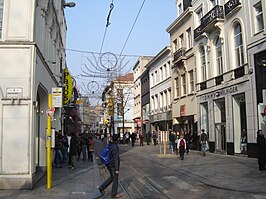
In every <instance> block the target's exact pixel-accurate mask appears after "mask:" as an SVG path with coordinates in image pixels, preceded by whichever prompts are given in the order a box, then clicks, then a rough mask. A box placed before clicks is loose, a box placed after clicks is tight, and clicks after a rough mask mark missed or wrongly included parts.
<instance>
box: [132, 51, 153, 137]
mask: <svg viewBox="0 0 266 199" xmlns="http://www.w3.org/2000/svg"><path fill="white" fill-rule="evenodd" d="M151 59H152V57H150V56H141V57H139V58H138V60H137V62H136V63H135V65H134V66H133V72H134V114H133V118H132V119H133V120H134V131H136V132H139V131H140V130H141V126H142V120H141V79H140V77H141V75H142V73H143V72H144V71H145V70H146V65H147V63H149V61H150V60H151Z"/></svg>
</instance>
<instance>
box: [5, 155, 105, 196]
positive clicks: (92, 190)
mask: <svg viewBox="0 0 266 199" xmlns="http://www.w3.org/2000/svg"><path fill="white" fill-rule="evenodd" d="M101 182H102V181H101V178H100V173H99V167H98V165H97V162H96V161H94V162H91V161H82V160H79V161H77V168H76V169H75V170H71V169H69V168H68V165H67V164H65V165H64V166H63V168H53V170H52V188H51V189H50V190H47V189H46V175H45V176H43V177H42V178H41V180H40V181H39V182H38V183H37V184H36V186H35V187H34V189H33V190H0V199H7V198H12V199H36V198H38V199H92V198H94V197H95V196H96V195H97V194H98V190H97V186H99V184H101Z"/></svg>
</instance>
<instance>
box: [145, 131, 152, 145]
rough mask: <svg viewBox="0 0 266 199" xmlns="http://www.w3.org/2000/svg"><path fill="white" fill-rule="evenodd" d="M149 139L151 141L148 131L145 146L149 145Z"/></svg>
mask: <svg viewBox="0 0 266 199" xmlns="http://www.w3.org/2000/svg"><path fill="white" fill-rule="evenodd" d="M150 139H151V133H150V131H148V133H146V142H147V145H150Z"/></svg>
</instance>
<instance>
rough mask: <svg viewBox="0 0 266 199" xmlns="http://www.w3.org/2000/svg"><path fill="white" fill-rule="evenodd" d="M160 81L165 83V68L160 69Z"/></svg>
mask: <svg viewBox="0 0 266 199" xmlns="http://www.w3.org/2000/svg"><path fill="white" fill-rule="evenodd" d="M160 81H163V67H160Z"/></svg>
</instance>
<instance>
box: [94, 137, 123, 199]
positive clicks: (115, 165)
mask: <svg viewBox="0 0 266 199" xmlns="http://www.w3.org/2000/svg"><path fill="white" fill-rule="evenodd" d="M118 138H119V137H118V135H117V134H114V135H113V136H112V138H111V141H110V142H109V147H110V158H111V162H110V164H107V165H106V167H107V169H108V171H109V173H110V177H109V178H108V179H107V180H106V181H105V182H104V183H103V184H102V185H101V186H99V191H100V192H101V195H103V192H104V190H105V189H106V188H107V187H108V186H109V185H110V184H111V183H112V182H113V185H112V192H111V198H116V197H117V190H118V175H119V167H120V158H119V147H118V144H117V143H118Z"/></svg>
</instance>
